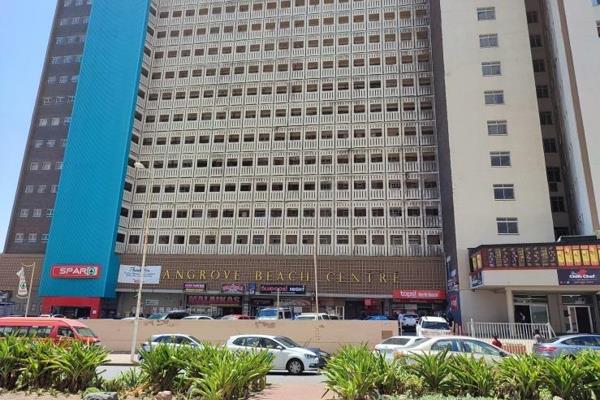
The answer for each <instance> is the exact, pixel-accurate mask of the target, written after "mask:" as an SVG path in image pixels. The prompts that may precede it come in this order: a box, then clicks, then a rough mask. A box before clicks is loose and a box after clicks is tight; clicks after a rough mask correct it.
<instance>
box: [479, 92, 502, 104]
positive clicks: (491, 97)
mask: <svg viewBox="0 0 600 400" xmlns="http://www.w3.org/2000/svg"><path fill="white" fill-rule="evenodd" d="M484 98H485V104H488V105H490V104H504V91H502V90H488V91H486V92H484Z"/></svg>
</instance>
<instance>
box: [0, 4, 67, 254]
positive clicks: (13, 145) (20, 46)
mask: <svg viewBox="0 0 600 400" xmlns="http://www.w3.org/2000/svg"><path fill="white" fill-rule="evenodd" d="M55 6H56V0H35V1H22V0H19V1H11V0H0V55H1V56H0V121H1V122H0V138H2V145H1V146H0V249H4V239H5V237H6V230H7V229H8V222H9V219H10V213H11V211H12V205H13V200H14V196H15V190H16V187H17V181H18V180H19V171H20V169H21V162H22V160H23V152H24V150H25V144H26V142H27V135H28V134H29V124H30V122H31V113H32V111H33V106H34V104H35V99H36V95H37V89H38V85H39V81H40V76H41V73H42V67H43V64H44V57H45V54H46V46H47V45H48V37H49V36H50V29H51V27H52V18H53V16H54V8H55Z"/></svg>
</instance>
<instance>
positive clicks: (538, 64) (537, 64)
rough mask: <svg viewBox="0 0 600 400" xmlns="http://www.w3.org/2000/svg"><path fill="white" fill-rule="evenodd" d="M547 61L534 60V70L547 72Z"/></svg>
mask: <svg viewBox="0 0 600 400" xmlns="http://www.w3.org/2000/svg"><path fill="white" fill-rule="evenodd" d="M545 71H546V62H545V61H544V60H542V59H537V60H533V72H545Z"/></svg>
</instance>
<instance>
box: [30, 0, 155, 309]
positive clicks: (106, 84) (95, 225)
mask: <svg viewBox="0 0 600 400" xmlns="http://www.w3.org/2000/svg"><path fill="white" fill-rule="evenodd" d="M149 6H150V0H125V1H123V0H96V1H94V4H93V6H92V14H91V16H90V20H89V27H88V32H87V38H86V44H85V50H84V55H83V62H82V65H81V70H80V78H79V83H78V87H77V93H76V101H75V104H74V110H73V118H72V120H71V127H70V129H69V138H68V142H67V147H66V149H65V157H64V165H63V170H62V173H61V178H60V184H59V189H58V194H57V199H56V205H55V209H54V217H53V219H52V225H51V227H50V236H49V241H48V246H47V250H46V257H45V260H44V269H43V271H42V280H41V282H40V290H39V293H40V295H41V296H85V297H114V296H115V287H116V281H117V274H118V268H119V259H118V257H117V256H116V255H115V241H116V234H117V228H118V221H119V213H120V209H121V199H122V194H123V185H124V181H125V174H126V171H127V159H128V156H129V144H130V138H131V129H132V125H133V113H134V110H135V102H136V96H137V90H138V81H139V74H140V69H141V63H142V56H143V48H144V40H145V36H146V26H147V19H148V10H149ZM72 263H73V264H99V265H100V266H101V276H100V278H99V279H54V278H52V277H51V274H50V270H51V266H52V265H54V264H72Z"/></svg>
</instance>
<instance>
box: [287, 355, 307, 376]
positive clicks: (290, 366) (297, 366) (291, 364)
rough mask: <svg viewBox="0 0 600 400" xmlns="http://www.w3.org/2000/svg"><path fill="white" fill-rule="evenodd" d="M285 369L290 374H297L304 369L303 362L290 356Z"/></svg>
mask: <svg viewBox="0 0 600 400" xmlns="http://www.w3.org/2000/svg"><path fill="white" fill-rule="evenodd" d="M285 369H287V370H288V372H289V373H290V374H292V375H299V374H301V373H302V372H303V371H304V364H302V361H300V360H298V359H296V358H292V359H291V360H290V361H288V363H287V365H286V366H285Z"/></svg>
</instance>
